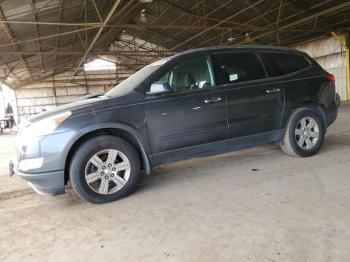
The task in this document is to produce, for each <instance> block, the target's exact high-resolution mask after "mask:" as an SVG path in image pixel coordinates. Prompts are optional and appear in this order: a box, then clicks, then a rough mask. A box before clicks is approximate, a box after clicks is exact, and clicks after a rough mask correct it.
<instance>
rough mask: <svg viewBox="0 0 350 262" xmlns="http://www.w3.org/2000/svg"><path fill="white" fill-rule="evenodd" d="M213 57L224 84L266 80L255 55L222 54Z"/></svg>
mask: <svg viewBox="0 0 350 262" xmlns="http://www.w3.org/2000/svg"><path fill="white" fill-rule="evenodd" d="M215 57H216V60H217V62H218V64H219V67H220V68H221V70H222V72H223V73H224V76H225V82H226V83H236V82H243V81H250V80H257V79H262V78H266V73H265V70H264V68H263V66H262V63H261V61H260V60H259V58H258V57H257V56H256V55H255V54H248V53H224V54H216V55H215Z"/></svg>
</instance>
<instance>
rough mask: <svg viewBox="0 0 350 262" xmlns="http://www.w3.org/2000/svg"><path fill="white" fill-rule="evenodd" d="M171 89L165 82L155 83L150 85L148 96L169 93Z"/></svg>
mask: <svg viewBox="0 0 350 262" xmlns="http://www.w3.org/2000/svg"><path fill="white" fill-rule="evenodd" d="M170 91H171V88H170V86H169V83H167V82H156V83H153V84H152V85H151V88H150V91H149V94H151V95H154V94H160V93H169V92H170Z"/></svg>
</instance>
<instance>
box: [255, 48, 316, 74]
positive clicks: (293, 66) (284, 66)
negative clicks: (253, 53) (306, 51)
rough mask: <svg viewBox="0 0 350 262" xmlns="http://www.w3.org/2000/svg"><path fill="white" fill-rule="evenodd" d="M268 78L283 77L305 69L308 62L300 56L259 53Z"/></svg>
mask: <svg viewBox="0 0 350 262" xmlns="http://www.w3.org/2000/svg"><path fill="white" fill-rule="evenodd" d="M259 56H260V57H261V59H262V60H263V62H264V64H265V67H266V70H267V74H268V75H269V77H275V76H283V75H287V74H291V73H294V72H297V71H300V70H303V69H305V68H307V67H308V66H309V65H310V62H309V61H308V60H307V59H306V58H305V57H303V56H301V55H294V54H282V53H260V54H259Z"/></svg>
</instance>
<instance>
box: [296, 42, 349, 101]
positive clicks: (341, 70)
mask: <svg viewBox="0 0 350 262" xmlns="http://www.w3.org/2000/svg"><path fill="white" fill-rule="evenodd" d="M341 38H342V39H343V40H344V36H341ZM295 48H297V49H298V50H301V51H304V52H306V53H308V54H309V55H310V56H311V57H312V58H314V59H315V60H316V61H317V62H318V63H319V64H320V65H321V66H322V67H323V68H324V69H326V70H327V71H328V72H329V73H332V74H334V76H335V78H336V90H337V92H338V94H339V95H340V97H341V99H342V100H347V93H346V63H345V60H346V59H345V50H343V48H342V47H341V45H340V44H339V43H338V42H337V41H336V40H335V39H334V37H332V36H330V37H328V38H325V39H321V40H317V41H313V42H310V43H308V44H304V45H300V46H296V47H295Z"/></svg>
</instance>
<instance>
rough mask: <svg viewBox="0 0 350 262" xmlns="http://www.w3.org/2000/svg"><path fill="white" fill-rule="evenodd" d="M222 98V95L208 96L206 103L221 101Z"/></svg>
mask: <svg viewBox="0 0 350 262" xmlns="http://www.w3.org/2000/svg"><path fill="white" fill-rule="evenodd" d="M221 100H222V98H221V97H212V98H208V99H205V100H204V103H216V102H219V101H221Z"/></svg>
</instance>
